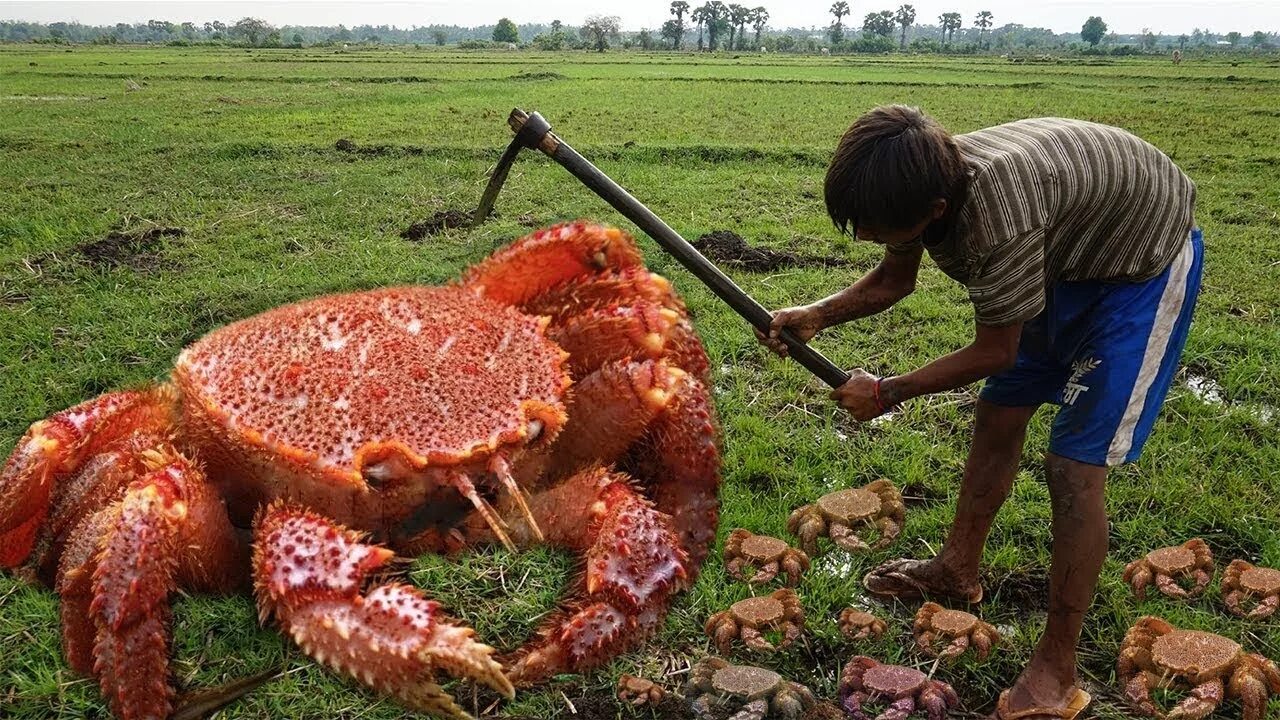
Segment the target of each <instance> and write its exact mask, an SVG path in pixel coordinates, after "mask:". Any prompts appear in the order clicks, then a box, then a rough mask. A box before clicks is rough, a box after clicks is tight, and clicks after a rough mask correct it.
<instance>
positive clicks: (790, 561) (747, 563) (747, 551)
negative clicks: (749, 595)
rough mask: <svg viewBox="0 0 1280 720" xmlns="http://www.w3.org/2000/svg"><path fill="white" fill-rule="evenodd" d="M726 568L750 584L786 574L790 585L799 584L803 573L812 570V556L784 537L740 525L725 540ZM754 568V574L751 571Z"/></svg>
mask: <svg viewBox="0 0 1280 720" xmlns="http://www.w3.org/2000/svg"><path fill="white" fill-rule="evenodd" d="M724 562H725V570H726V571H727V572H728V573H729V574H730V575H732V576H733V577H735V578H737V579H739V580H741V581H743V582H746V583H749V584H751V585H761V584H764V583H767V582H769V581H770V580H772V579H774V578H775V577H777V576H778V573H779V572H781V573H783V577H784V578H785V580H784V581H783V582H784V583H785V584H786V585H788V586H790V587H795V586H796V585H798V584H800V574H801V573H803V572H804V571H805V570H808V569H809V556H808V555H806V554H805V552H804V551H803V550H797V549H796V548H793V547H791V546H790V545H788V544H787V543H786V541H784V540H779V539H778V538H775V537H770V536H768V535H756V534H755V533H753V532H751V531H749V530H744V529H742V528H738V529H736V530H734V531H733V532H731V533H729V537H728V539H726V540H725V543H724ZM752 568H754V569H755V570H756V572H755V573H754V574H748V572H749V571H750V569H752Z"/></svg>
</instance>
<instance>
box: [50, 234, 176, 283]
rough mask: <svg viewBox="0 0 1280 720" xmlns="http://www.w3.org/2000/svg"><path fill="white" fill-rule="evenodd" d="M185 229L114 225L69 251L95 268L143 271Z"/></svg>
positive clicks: (152, 266)
mask: <svg viewBox="0 0 1280 720" xmlns="http://www.w3.org/2000/svg"><path fill="white" fill-rule="evenodd" d="M186 234H187V231H186V230H183V229H182V228H179V227H168V226H164V225H151V226H148V227H144V228H129V227H127V226H117V227H116V228H114V229H112V230H111V231H110V232H108V233H107V234H106V235H104V236H102V237H100V238H96V239H94V240H87V241H85V242H82V243H80V244H79V245H76V246H75V247H73V248H72V254H73V255H74V256H76V257H77V258H78V259H79V260H81V261H82V262H84V264H86V265H88V266H90V267H92V268H95V269H103V270H108V269H115V268H120V267H127V268H129V269H131V270H135V271H139V272H145V271H147V270H155V269H158V268H159V267H160V266H161V264H162V257H161V254H162V251H163V249H164V246H165V243H166V242H167V241H168V239H169V238H179V237H182V236H183V235H186Z"/></svg>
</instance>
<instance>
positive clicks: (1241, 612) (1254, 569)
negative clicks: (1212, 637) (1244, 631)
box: [1222, 560, 1280, 620]
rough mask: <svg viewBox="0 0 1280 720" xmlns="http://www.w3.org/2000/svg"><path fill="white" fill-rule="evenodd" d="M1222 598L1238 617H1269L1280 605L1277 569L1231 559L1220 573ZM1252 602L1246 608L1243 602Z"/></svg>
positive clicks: (1279, 576)
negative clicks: (1249, 608) (1251, 605)
mask: <svg viewBox="0 0 1280 720" xmlns="http://www.w3.org/2000/svg"><path fill="white" fill-rule="evenodd" d="M1222 601H1223V602H1224V603H1226V605H1227V609H1228V610H1230V611H1231V613H1232V614H1233V615H1236V616H1238V617H1247V618H1249V619H1251V620H1261V619H1263V618H1269V617H1271V616H1272V615H1274V614H1275V612H1276V609H1277V608H1280V570H1275V569H1273V568H1267V567H1258V566H1256V565H1253V564H1250V563H1248V562H1245V561H1244V560H1232V561H1231V564H1230V565H1228V566H1227V570H1226V572H1224V573H1223V574H1222ZM1246 601H1249V602H1254V603H1256V604H1255V605H1254V606H1253V609H1251V610H1246V609H1245V602H1246Z"/></svg>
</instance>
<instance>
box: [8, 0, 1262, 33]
mask: <svg viewBox="0 0 1280 720" xmlns="http://www.w3.org/2000/svg"><path fill="white" fill-rule="evenodd" d="M738 1H739V2H740V3H741V4H743V5H747V6H749V7H754V6H756V5H763V6H764V7H765V8H767V9H768V10H769V13H770V15H771V16H772V19H771V20H770V23H769V24H770V26H771V27H809V26H825V25H827V24H828V23H829V22H830V20H831V16H830V15H828V14H827V8H829V7H830V6H831V2H830V0H738ZM902 1H903V0H852V2H850V3H849V4H850V6H851V7H852V8H853V15H854V17H856V18H861V17H862V16H863V15H865V14H866V13H868V12H870V11H873V10H881V9H885V8H891V7H896V6H897V5H898V4H900V3H901V2H902ZM669 4H670V3H669V2H668V1H667V0H628V1H626V2H607V1H605V0H422V1H421V2H380V1H378V0H370V1H367V2H359V1H358V0H349V1H347V2H333V1H329V2H298V1H288V0H268V1H264V2H209V1H196V2H191V1H188V0H170V1H168V2H119V1H116V0H88V1H80V2H63V1H59V0H47V1H45V2H13V1H12V0H0V19H3V20H35V21H40V22H53V21H57V20H66V21H71V20H75V21H79V22H82V23H85V24H90V25H102V24H114V23H117V22H140V21H141V22H145V21H146V20H151V19H156V20H171V21H174V22H181V21H184V20H191V21H194V22H199V23H203V22H205V21H207V20H222V21H224V22H225V21H228V20H235V19H238V18H241V17H244V16H246V15H252V16H254V17H260V18H262V19H264V20H266V21H267V22H270V23H272V24H275V25H283V24H295V25H337V24H339V23H342V24H346V25H358V24H365V23H368V24H371V25H381V24H387V25H398V26H400V27H409V26H412V25H430V24H432V23H443V24H449V25H482V24H491V23H493V22H494V21H495V20H497V19H498V18H500V17H503V16H506V17H510V18H511V19H512V20H514V21H516V22H517V23H522V22H550V21H551V20H556V19H559V20H562V21H564V22H565V23H568V24H577V23H579V22H581V20H582V18H584V17H586V16H587V15H591V14H595V13H599V14H606V15H618V16H619V17H621V18H622V25H623V27H624V28H625V29H628V30H638V29H640V28H644V27H648V28H654V29H656V28H658V27H659V26H661V25H662V22H663V21H664V20H666V19H667V18H668V17H669V16H668V15H667V7H668V6H669ZM689 4H690V5H694V6H696V5H698V4H701V0H690V1H689ZM913 4H914V5H915V7H916V11H917V17H918V18H919V22H930V23H936V22H937V16H938V15H939V14H940V13H943V12H948V11H959V12H961V13H962V14H963V15H964V19H965V26H966V27H968V26H969V25H971V24H972V22H973V16H974V15H975V14H977V12H978V11H979V10H990V11H991V12H993V13H994V14H995V19H996V24H997V25H1003V24H1004V23H1006V22H1016V23H1022V24H1023V25H1027V26H1035V27H1048V28H1052V29H1053V30H1055V31H1057V32H1078V31H1079V30H1080V25H1081V24H1082V23H1083V22H1084V20H1085V18H1087V17H1088V16H1090V15H1100V16H1102V19H1103V20H1105V21H1106V22H1107V24H1108V25H1109V26H1110V28H1111V29H1112V30H1114V31H1116V32H1120V33H1131V32H1139V31H1140V30H1142V28H1146V27H1150V28H1151V29H1152V30H1153V31H1155V32H1164V33H1166V34H1179V33H1190V32H1191V30H1192V28H1195V27H1203V28H1208V29H1210V30H1213V31H1214V32H1220V33H1225V32H1229V31H1231V30H1239V31H1241V32H1244V33H1245V34H1246V35H1248V34H1249V33H1250V32H1252V31H1254V30H1266V31H1269V32H1274V31H1280V0H1199V1H1198V2H1189V1H1186V0H1030V1H1028V0H914V2H913Z"/></svg>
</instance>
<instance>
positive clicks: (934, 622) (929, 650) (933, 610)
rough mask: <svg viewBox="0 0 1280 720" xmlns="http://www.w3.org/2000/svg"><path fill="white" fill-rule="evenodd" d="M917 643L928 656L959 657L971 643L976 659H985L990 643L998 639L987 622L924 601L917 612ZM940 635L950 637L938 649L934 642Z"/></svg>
mask: <svg viewBox="0 0 1280 720" xmlns="http://www.w3.org/2000/svg"><path fill="white" fill-rule="evenodd" d="M915 636H916V647H918V648H919V649H920V652H922V653H924V654H926V655H928V656H930V657H940V658H943V659H946V658H954V657H959V656H960V655H962V654H963V653H964V651H965V650H968V649H969V645H970V644H972V645H973V647H974V648H976V649H977V651H978V660H986V659H987V656H988V655H990V654H991V647H992V646H993V645H996V644H998V643H999V642H1000V632H999V631H998V630H996V629H995V627H994V626H993V625H991V624H990V623H985V622H983V621H982V620H980V619H978V618H977V617H976V616H974V615H971V614H969V613H967V612H965V611H963V610H948V609H947V608H944V607H942V606H941V605H939V604H938V603H933V602H927V603H925V604H924V605H922V606H921V607H920V611H919V612H917V613H916V622H915ZM939 638H941V639H943V640H950V641H951V642H950V643H948V644H947V646H946V647H944V648H943V649H942V650H941V651H940V652H939V651H937V650H935V649H934V647H933V643H934V641H935V640H938V639H939Z"/></svg>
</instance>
